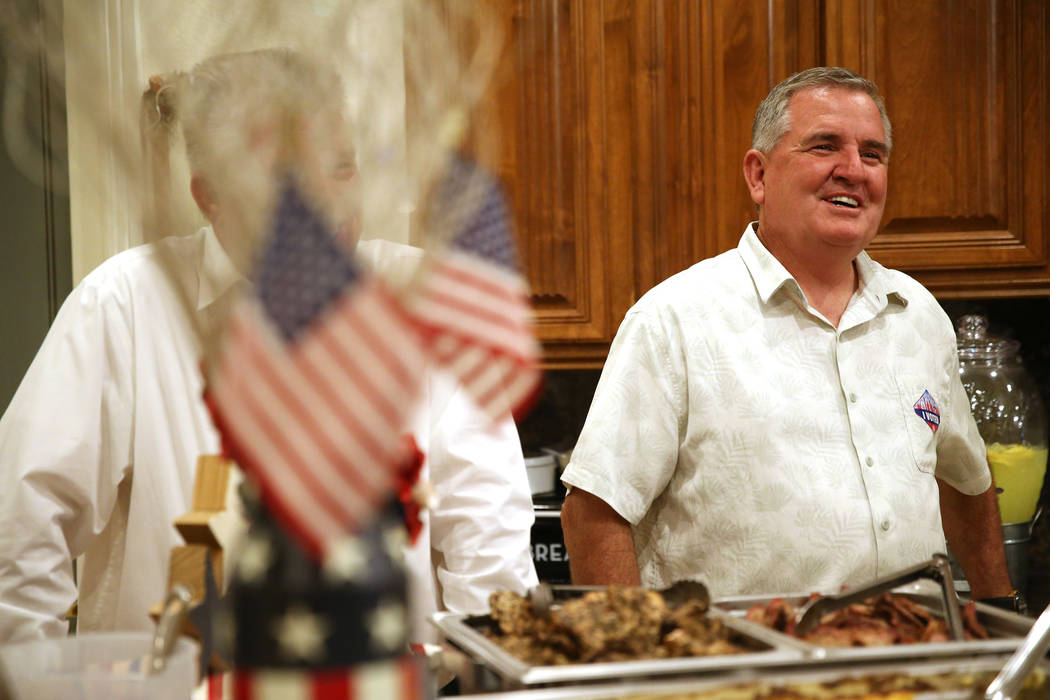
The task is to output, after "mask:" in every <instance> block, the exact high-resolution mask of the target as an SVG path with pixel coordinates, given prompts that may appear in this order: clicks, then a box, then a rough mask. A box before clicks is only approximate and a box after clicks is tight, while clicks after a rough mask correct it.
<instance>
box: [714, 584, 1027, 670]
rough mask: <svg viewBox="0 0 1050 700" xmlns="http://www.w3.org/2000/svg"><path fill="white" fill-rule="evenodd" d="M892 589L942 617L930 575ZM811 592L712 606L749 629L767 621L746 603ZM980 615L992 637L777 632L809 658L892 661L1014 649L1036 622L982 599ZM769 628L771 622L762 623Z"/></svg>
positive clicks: (791, 599) (797, 599) (795, 601)
mask: <svg viewBox="0 0 1050 700" xmlns="http://www.w3.org/2000/svg"><path fill="white" fill-rule="evenodd" d="M892 592H893V594H894V595H899V596H903V597H906V598H910V599H911V600H912V601H914V602H915V603H918V604H919V605H921V606H923V607H924V608H926V609H927V610H929V611H930V613H931V614H932V615H934V616H936V617H942V616H943V613H942V609H943V608H942V606H943V603H942V598H941V592H940V589H939V588H938V586H937V585H936V584H935V583H933V582H931V581H928V580H920V581H915V582H914V583H909V584H906V585H903V586H898V587H896V588H894V589H893V591H892ZM809 597H810V596H809V595H807V594H800V593H793V594H784V595H765V596H740V597H730V598H720V599H718V600H716V601H714V602H713V604H712V605H713V606H714V608H716V609H718V610H721V611H723V612H725V613H727V614H729V615H730V616H731V617H733V618H734V619H737V620H740V621H742V622H744V623H746V625H745V629H749V626H750V625H754V626H757V627H763V626H762V625H759V624H758V623H754V622H750V621H748V620H744V619H743V618H744V615H745V613H746V612H747V610H748V609H750V608H751V607H752V606H754V605H766V604H768V603H769V602H771V601H772V600H774V599H775V598H782V599H784V600H785V601H786V602H787V603H789V604H791V605H792V606H794V607H796V608H797V607H801V606H802V605H803V604H804V603H805V602H806V601H807V600H808V599H809ZM977 620H978V622H980V623H981V624H983V625H984V626H985V627H986V628H987V630H988V634H989V636H990V639H977V640H963V641H946V642H918V643H915V644H898V645H890V646H877V647H828V646H821V645H818V644H812V643H810V642H807V641H803V640H800V639H797V638H795V637H789V636H788V635H785V634H782V633H780V632H776V634H778V635H780V636H782V637H785V638H787V639H791V640H792V641H793V642H797V643H798V644H800V645H801V649H802V650H803V653H804V655H805V657H806V658H807V659H810V660H813V661H822V660H826V661H834V662H846V661H849V662H869V661H892V660H898V659H910V660H916V659H924V658H936V657H947V656H972V655H983V654H1010V653H1011V652H1013V651H1014V650H1015V649H1016V648H1017V646H1018V645H1019V644H1020V643H1021V640H1022V638H1023V637H1024V636H1025V635H1026V634H1028V632H1029V630H1031V628H1032V624H1033V622H1034V620H1033V619H1032V618H1029V617H1025V616H1024V615H1018V614H1016V613H1011V612H1007V611H1005V610H1000V609H999V608H995V607H992V606H990V605H984V604H983V603H977ZM764 629H768V628H764Z"/></svg>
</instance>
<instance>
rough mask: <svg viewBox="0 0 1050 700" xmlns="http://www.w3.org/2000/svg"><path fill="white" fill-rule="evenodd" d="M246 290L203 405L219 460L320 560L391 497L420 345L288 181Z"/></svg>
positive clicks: (395, 306)
mask: <svg viewBox="0 0 1050 700" xmlns="http://www.w3.org/2000/svg"><path fill="white" fill-rule="evenodd" d="M253 282H254V286H253V290H252V292H251V293H250V294H248V295H247V296H245V297H244V298H243V299H241V300H240V301H239V302H238V305H237V306H236V307H235V309H234V310H233V311H232V312H231V315H230V319H229V321H228V324H227V336H226V338H225V342H224V345H223V347H222V349H221V350H220V352H219V355H218V358H217V361H216V363H215V365H214V368H213V371H212V372H211V375H210V377H209V385H208V390H207V395H206V399H207V401H208V404H209V406H210V407H211V409H212V413H213V416H214V418H215V421H216V424H217V426H218V427H219V431H220V433H221V434H222V439H223V444H224V448H225V450H226V451H227V452H228V453H229V455H230V456H231V457H232V458H233V459H235V460H236V461H237V462H238V463H239V464H240V465H241V467H242V468H243V469H244V470H245V471H246V472H249V473H251V474H252V475H254V476H255V478H256V480H257V481H258V482H259V485H260V488H261V492H262V495H263V499H264V501H265V502H266V504H267V506H268V507H269V509H270V510H271V512H272V513H274V515H275V516H276V517H277V518H278V519H279V520H280V521H281V522H282V523H283V524H284V525H285V526H286V527H287V528H288V529H289V530H290V531H291V532H292V533H293V534H294V535H296V536H297V539H298V540H299V541H300V543H301V544H303V545H304V546H305V548H306V549H307V551H308V552H310V553H311V554H313V555H314V556H315V557H320V556H322V555H323V553H324V551H325V550H326V547H327V545H328V544H329V543H330V542H332V541H333V540H334V539H335V538H337V537H338V536H340V535H342V534H344V533H345V532H347V531H348V530H349V531H356V530H359V529H360V528H361V527H362V526H363V525H364V524H366V523H368V522H369V520H370V518H371V517H372V516H373V515H374V513H375V511H376V509H377V508H378V507H379V506H381V505H382V504H383V503H384V502H385V501H386V499H388V498H389V497H390V494H391V493H392V491H393V488H394V481H395V478H396V470H397V467H398V464H399V461H400V459H401V456H402V455H401V452H402V450H403V449H404V444H405V443H404V442H403V439H402V435H403V432H404V427H405V423H406V420H407V418H408V412H409V411H411V410H413V409H414V402H415V399H416V396H417V392H418V390H419V387H420V385H421V381H422V367H423V365H424V353H425V349H424V348H423V346H422V344H421V341H420V338H419V335H418V333H417V331H416V330H415V328H414V326H413V323H412V321H411V319H409V318H408V317H407V316H406V314H405V313H404V310H403V308H402V306H401V304H400V302H399V301H398V300H397V299H395V298H394V297H392V296H391V295H390V293H389V292H388V291H387V290H386V289H385V287H384V286H383V285H382V284H381V283H380V281H379V280H376V279H374V278H372V277H370V276H369V275H367V274H366V273H365V272H364V271H363V270H361V269H360V268H359V267H358V266H357V265H355V263H354V261H353V260H352V259H351V258H350V257H349V256H348V255H347V254H346V252H345V251H344V249H343V248H342V246H341V245H340V243H339V242H337V241H336V240H335V238H334V237H333V236H332V235H331V233H330V232H329V230H328V227H327V225H326V223H325V222H324V220H323V218H322V217H321V216H320V215H319V214H318V213H317V212H316V211H315V210H314V209H313V208H312V207H311V206H310V204H309V203H308V202H307V201H306V200H305V199H304V197H303V195H302V193H301V192H300V190H299V188H298V186H297V184H296V182H295V180H294V178H292V177H288V178H286V179H285V180H284V182H283V185H282V188H281V191H280V193H279V197H278V201H277V207H276V211H275V214H274V216H273V220H272V231H271V232H270V236H269V239H268V241H267V242H266V243H265V244H264V248H263V251H262V254H261V256H260V258H259V262H258V264H257V266H256V269H255V272H254V275H253Z"/></svg>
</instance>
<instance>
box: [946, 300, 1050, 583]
mask: <svg viewBox="0 0 1050 700" xmlns="http://www.w3.org/2000/svg"><path fill="white" fill-rule="evenodd" d="M956 332H957V337H958V345H959V374H960V378H961V379H962V384H963V386H964V387H965V388H966V393H967V395H968V396H969V397H970V409H971V410H972V412H973V417H974V420H976V422H977V429H978V431H979V432H980V434H981V437H982V438H984V442H985V448H986V449H987V453H988V464H989V465H990V466H991V470H992V476H993V477H994V479H995V485H996V487H997V488H998V489H999V512H1000V515H1001V516H1002V521H1003V536H1004V544H1005V546H1006V557H1007V564H1008V565H1009V567H1010V578H1011V580H1012V581H1013V584H1014V587H1015V588H1017V589H1018V590H1020V591H1022V592H1023V591H1024V589H1025V584H1026V582H1027V569H1028V564H1027V562H1028V560H1027V547H1028V540H1029V536H1030V533H1031V522H1032V519H1033V518H1034V517H1035V515H1036V508H1037V506H1038V503H1039V493H1040V490H1041V489H1042V485H1043V477H1044V476H1045V475H1046V461H1047V417H1046V409H1045V408H1044V406H1043V401H1042V399H1041V398H1040V396H1039V391H1038V389H1037V388H1036V386H1035V383H1034V382H1033V381H1032V378H1031V377H1030V376H1029V374H1028V372H1026V371H1025V368H1024V366H1023V365H1022V364H1021V358H1020V355H1019V354H1018V350H1019V349H1020V346H1021V344H1020V342H1018V341H1016V340H1010V339H1006V338H998V337H995V336H991V335H989V334H988V321H987V319H985V317H983V316H979V315H970V316H963V317H962V318H960V319H959V320H958V322H957V323H956Z"/></svg>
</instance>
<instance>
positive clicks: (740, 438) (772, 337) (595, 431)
mask: <svg viewBox="0 0 1050 700" xmlns="http://www.w3.org/2000/svg"><path fill="white" fill-rule="evenodd" d="M856 269H857V272H858V274H859V288H858V290H857V291H856V293H855V294H854V295H853V297H852V299H851V300H850V302H849V304H848V306H847V308H846V311H845V313H844V314H843V316H842V319H841V320H840V322H839V324H838V327H837V328H835V327H833V326H832V325H831V324H830V323H829V322H828V321H827V320H826V319H825V318H824V317H823V316H822V315H821V314H820V313H819V312H817V311H816V310H815V309H813V308H812V307H811V306H810V305H809V304H808V303H807V301H806V299H805V295H804V294H803V293H802V290H801V288H800V287H799V285H798V284H797V283H796V282H795V280H794V279H793V278H792V277H791V275H790V274H788V272H787V270H786V269H785V268H784V267H783V265H781V264H780V263H779V262H778V261H777V260H776V258H774V257H773V256H772V255H771V254H770V253H769V252H768V251H767V250H766V249H765V247H764V246H763V245H762V243H761V242H760V241H759V239H758V237H757V235H756V234H755V232H754V231H753V229H752V227H751V226H749V227H748V228H747V230H746V231H745V233H744V235H743V237H742V239H741V241H740V244H739V246H738V247H737V248H736V249H734V250H731V251H728V252H726V253H724V254H722V255H719V256H717V257H715V258H711V259H708V260H704V261H702V262H700V263H697V264H696V265H694V266H692V267H691V268H689V269H688V270H685V271H684V272H681V273H679V274H677V275H675V276H673V277H671V278H669V279H668V280H666V281H664V282H663V283H661V284H659V285H657V286H656V287H654V288H653V289H652V290H650V291H649V292H648V293H647V294H646V295H644V296H643V297H642V299H641V300H639V302H638V303H637V304H636V305H635V306H634V307H633V308H632V309H631V310H630V311H629V312H628V314H627V316H626V318H625V319H624V321H623V323H622V325H621V326H620V328H619V331H618V332H617V335H616V338H615V340H614V342H613V345H612V348H611V350H610V353H609V359H608V361H607V362H606V364H605V368H604V370H603V372H602V376H601V380H600V381H599V384H598V388H597V391H596V393H595V396H594V400H593V403H592V404H591V409H590V412H589V414H588V416H587V420H586V423H585V425H584V428H583V431H582V434H581V436H580V439H579V441H578V443H577V445H576V447H575V449H574V450H573V454H572V461H571V463H570V464H569V466H568V467H567V468H566V471H565V473H564V475H563V481H564V482H565V483H566V484H567V485H570V486H574V487H579V488H582V489H584V490H586V491H589V492H591V493H593V494H595V495H596V496H598V497H599V498H601V499H602V500H604V501H606V502H607V503H608V504H609V505H611V506H612V507H613V508H614V509H615V510H616V511H617V512H618V513H619V514H620V515H622V516H623V517H624V518H625V519H626V520H627V521H628V522H629V523H631V525H632V526H633V533H634V544H635V551H636V554H637V558H638V564H639V569H640V573H641V580H642V583H643V585H647V586H654V587H662V586H665V585H669V584H670V583H673V582H674V581H676V580H678V579H681V578H689V577H699V578H701V579H702V580H704V581H705V582H706V583H707V584H708V586H709V587H710V589H711V591H712V593H713V594H714V595H719V596H726V595H738V594H765V593H777V592H780V593H789V592H809V591H823V592H834V591H837V590H838V589H839V588H840V587H841V586H842V585H857V584H862V583H866V582H869V581H871V580H872V579H875V578H877V577H879V576H884V575H886V574H889V573H892V572H893V571H894V570H896V569H900V568H903V567H905V566H909V565H911V564H915V563H918V562H920V561H922V560H924V559H928V558H929V557H930V556H931V555H932V554H933V553H935V552H943V551H945V542H944V535H943V532H942V528H941V520H940V510H939V501H938V489H937V483H936V480H935V478H934V476H935V475H936V476H937V477H940V478H941V479H943V480H944V481H945V482H947V483H948V484H950V485H952V486H954V487H955V488H957V489H959V490H960V491H962V492H964V493H967V494H977V493H981V492H983V491H985V490H986V489H987V488H988V487H989V486H990V484H991V480H990V475H989V472H988V468H987V465H986V462H985V456H984V445H983V443H982V441H981V438H980V436H979V435H978V433H977V427H976V424H975V423H974V421H973V418H972V416H971V415H970V408H969V402H968V400H967V397H966V393H965V391H964V389H963V387H962V384H961V382H960V381H959V373H958V359H957V354H956V344H955V335H954V332H953V329H952V326H951V322H950V321H949V319H948V318H947V316H946V315H945V314H944V312H943V310H942V309H941V308H940V306H939V305H938V304H937V302H936V300H934V298H933V297H932V296H931V295H930V294H929V292H927V291H926V290H925V289H924V288H923V287H922V286H921V285H919V284H918V283H917V282H915V281H914V280H912V279H911V278H910V277H908V276H906V275H904V274H902V273H900V272H896V271H893V270H888V269H886V268H884V267H882V266H881V265H879V264H878V263H876V262H874V261H873V260H871V258H870V257H869V256H868V255H867V254H865V253H861V255H860V256H858V258H857V259H856ZM927 392H928V394H929V398H930V399H931V402H925V401H924V399H923V397H924V396H926V393H927ZM931 406H935V407H934V408H932V410H931V408H930V407H931Z"/></svg>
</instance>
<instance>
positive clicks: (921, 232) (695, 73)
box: [445, 0, 1050, 367]
mask: <svg viewBox="0 0 1050 700" xmlns="http://www.w3.org/2000/svg"><path fill="white" fill-rule="evenodd" d="M445 1H446V2H448V1H451V0H445ZM487 4H488V5H489V6H490V7H491V8H492V9H493V11H494V12H496V13H497V15H498V17H499V21H500V22H502V23H503V25H504V27H505V28H506V32H507V34H506V36H507V41H506V44H505V46H504V51H503V54H502V58H501V70H500V71H499V73H498V74H497V78H498V79H497V80H496V81H495V82H494V83H493V85H492V87H491V89H490V90H489V92H488V93H487V94H486V95H485V97H484V99H483V102H482V105H481V108H480V111H479V115H478V119H477V120H476V126H475V130H474V133H473V136H472V139H471V146H472V148H473V150H474V151H475V153H476V155H477V156H478V157H479V158H480V159H481V160H482V161H484V162H485V163H486V164H488V165H489V166H490V167H491V168H492V169H493V170H495V171H496V172H497V173H498V174H499V175H500V177H501V178H502V179H503V181H504V182H505V183H506V185H507V188H508V190H509V192H510V195H511V197H512V199H513V207H514V215H515V224H516V230H517V233H518V236H519V242H520V246H521V250H522V253H523V259H524V264H525V267H526V272H527V275H528V279H529V281H530V283H531V285H532V291H533V302H534V305H535V309H536V314H537V321H538V332H539V334H540V337H541V339H542V340H543V341H544V344H545V348H546V352H547V355H546V362H547V365H548V366H549V367H600V366H601V363H602V361H603V359H604V356H605V353H606V351H607V348H608V343H609V342H610V341H611V339H612V337H613V335H614V334H615V332H616V328H617V326H618V324H619V322H620V320H621V319H622V318H623V315H624V313H625V312H626V310H627V309H628V308H629V307H630V305H631V304H633V303H634V302H635V301H636V300H637V299H638V297H639V296H641V294H643V293H644V292H645V291H646V290H647V289H649V288H650V287H651V286H653V285H654V284H656V283H657V282H659V281H660V280H662V279H664V278H666V277H667V276H669V275H671V274H673V273H675V272H677V271H678V270H681V269H683V268H685V267H687V266H689V265H690V264H692V263H693V262H695V261H697V260H700V259H702V258H705V257H709V256H711V255H714V254H717V253H719V252H722V251H724V250H727V249H729V248H731V247H733V246H735V245H736V243H737V240H738V239H739V236H740V234H741V232H742V231H743V228H744V226H745V224H746V223H747V222H748V221H749V220H751V219H752V218H754V213H755V212H754V207H753V205H752V203H751V201H750V199H749V197H748V194H747V190H746V188H745V186H744V182H743V177H742V174H741V163H742V158H743V154H744V152H745V151H746V150H747V148H748V146H749V145H750V133H751V119H752V116H753V114H754V110H755V108H756V106H757V105H758V103H759V101H760V100H761V99H762V97H763V96H764V95H765V94H766V92H767V91H768V89H769V88H770V87H772V86H773V85H774V84H776V83H777V82H779V81H780V80H782V79H783V78H785V77H787V76H788V75H790V74H791V73H793V72H795V71H797V70H801V69H803V68H807V67H810V66H813V65H821V64H830V65H843V66H846V67H849V68H852V69H854V70H857V71H859V72H860V73H862V74H864V75H866V76H867V77H870V78H871V79H873V80H874V81H876V83H878V84H879V86H880V88H881V90H882V92H883V93H884V95H885V96H886V102H887V106H888V109H889V112H890V117H891V119H892V121H893V124H894V150H893V157H892V160H891V166H890V192H889V199H888V204H887V207H886V213H885V216H884V219H883V230H882V232H881V233H880V234H879V236H878V237H877V238H876V239H875V241H874V243H873V244H872V245H871V247H870V249H869V251H870V252H871V254H872V255H873V256H874V257H875V258H876V259H878V260H879V261H881V262H883V263H884V264H886V265H888V266H891V267H895V268H898V269H902V270H905V271H907V272H909V273H910V274H912V275H913V276H915V277H916V278H918V279H919V280H920V281H922V282H923V283H924V284H926V285H927V286H928V287H929V288H930V289H931V290H932V291H933V292H934V293H935V294H937V295H938V296H941V297H944V298H947V297H977V296H1020V295H1045V294H1048V293H1050V262H1048V257H1047V238H1048V237H1050V231H1048V229H1050V180H1048V173H1047V167H1048V166H1047V162H1048V160H1050V133H1048V130H1050V127H1048V124H1050V75H1048V71H1050V56H1048V49H1047V41H1048V37H1050V10H1048V9H1047V5H1046V4H1045V3H1044V2H1043V1H1042V0H999V1H993V2H987V1H985V0H951V1H949V0H943V1H934V0H929V1H927V2H918V3H917V2H914V0H834V1H832V0H825V1H820V0H681V1H678V2H675V1H672V0H489V2H488V3H487ZM496 134H498V136H499V137H498V138H494V135H496Z"/></svg>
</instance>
